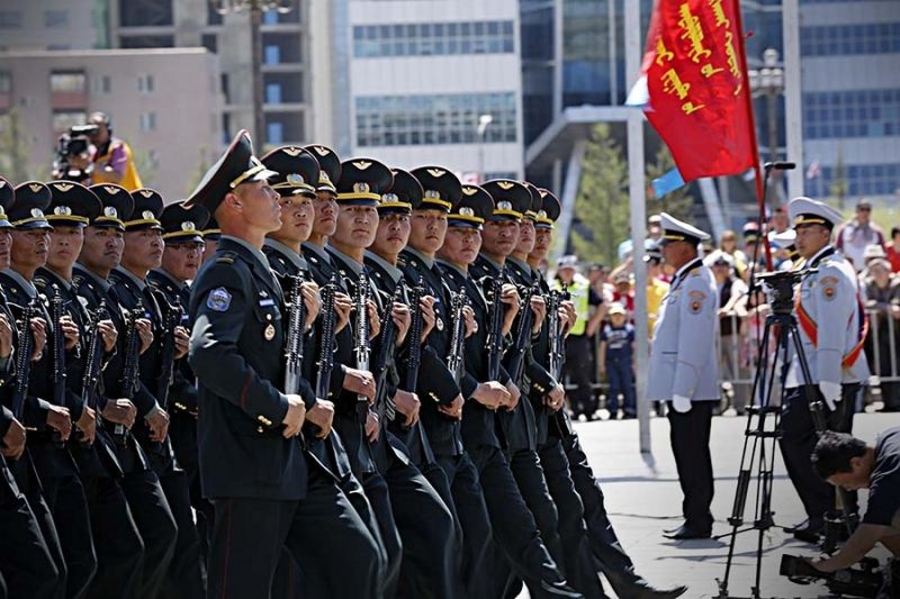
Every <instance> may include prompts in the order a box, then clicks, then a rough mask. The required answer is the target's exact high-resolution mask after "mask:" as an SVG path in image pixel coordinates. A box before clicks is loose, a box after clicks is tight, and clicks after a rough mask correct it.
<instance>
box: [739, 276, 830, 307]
mask: <svg viewBox="0 0 900 599" xmlns="http://www.w3.org/2000/svg"><path fill="white" fill-rule="evenodd" d="M817 270H818V269H816V268H810V269H807V270H803V271H784V272H762V273H759V274H756V275H754V277H753V278H754V280H755V282H756V283H757V284H759V285H762V286H763V290H764V291H765V292H766V297H767V298H768V301H769V305H770V306H771V307H772V312H773V313H775V314H790V313H791V312H793V310H794V287H796V285H797V283H799V282H800V281H801V280H802V279H803V277H805V276H806V275H808V274H811V273H814V272H816V271H817Z"/></svg>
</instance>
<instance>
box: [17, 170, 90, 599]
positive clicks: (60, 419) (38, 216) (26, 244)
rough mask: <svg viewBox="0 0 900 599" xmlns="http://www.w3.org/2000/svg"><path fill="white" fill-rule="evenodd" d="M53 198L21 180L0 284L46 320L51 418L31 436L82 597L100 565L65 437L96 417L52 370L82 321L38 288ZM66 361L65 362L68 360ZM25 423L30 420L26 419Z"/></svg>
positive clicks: (36, 365) (41, 375)
mask: <svg viewBox="0 0 900 599" xmlns="http://www.w3.org/2000/svg"><path fill="white" fill-rule="evenodd" d="M51 199H52V196H51V193H50V189H49V188H48V187H47V186H46V185H44V184H42V183H36V182H31V183H23V184H22V185H20V186H18V187H17V188H16V203H15V204H14V205H13V207H12V209H11V210H10V212H9V220H10V222H11V223H12V224H13V227H15V229H14V230H13V234H12V237H13V244H12V248H11V250H10V256H11V264H10V268H9V269H7V270H5V271H3V273H0V285H2V286H3V288H4V289H5V290H6V294H7V297H8V299H9V302H10V304H12V305H14V306H18V307H19V308H21V309H22V310H25V308H26V306H32V307H33V308H34V309H35V310H36V313H37V315H38V316H39V317H40V318H41V319H42V320H43V321H44V322H45V323H46V332H47V338H48V343H47V347H46V351H44V352H43V356H42V357H41V359H40V360H39V361H37V362H33V363H32V367H31V372H30V381H29V384H28V393H29V395H30V396H31V397H32V398H33V400H34V403H35V404H37V405H38V406H39V412H42V414H41V415H40V416H39V420H40V422H42V423H46V424H45V426H44V427H43V430H39V431H37V432H34V433H32V434H31V435H29V438H28V444H29V448H30V450H31V456H32V458H33V460H34V465H35V468H36V470H37V473H38V475H39V477H40V481H41V483H40V484H41V487H42V492H43V496H44V499H45V500H46V502H47V506H48V507H49V509H50V512H51V514H52V516H53V521H54V523H55V528H56V531H57V534H58V536H59V542H60V547H61V549H62V553H63V555H62V557H63V559H64V560H65V564H64V565H62V564H58V566H59V567H60V569H62V568H63V567H64V568H65V569H66V570H67V579H66V595H67V596H69V597H80V596H82V595H83V593H84V592H85V589H86V588H87V585H88V583H89V582H90V580H91V578H92V577H93V575H94V571H95V570H96V568H97V561H96V556H95V554H94V548H93V542H92V539H91V533H90V523H89V519H88V512H87V504H86V501H85V496H84V487H83V486H82V484H81V479H80V478H79V477H78V467H77V466H76V464H75V460H74V459H73V458H72V454H71V453H70V452H69V449H68V447H67V444H66V442H67V441H68V439H69V436H70V434H71V432H72V421H73V420H74V421H76V422H77V423H78V424H79V426H80V427H81V428H80V430H82V431H89V429H90V428H91V426H92V425H93V422H92V418H91V417H90V414H89V413H86V412H84V410H83V409H82V408H83V403H82V401H81V398H80V397H78V396H76V395H74V394H67V393H66V391H65V381H64V380H62V381H61V385H62V386H61V388H60V390H59V392H55V389H54V388H53V386H52V384H51V380H50V378H51V377H50V376H48V373H49V372H51V371H52V368H53V362H54V360H56V359H57V355H58V354H60V353H61V354H62V356H63V357H62V359H65V354H66V353H68V352H69V351H72V350H74V347H75V344H76V343H77V342H78V329H77V327H76V326H75V325H74V324H73V323H72V321H71V318H70V317H63V318H61V319H60V321H59V322H57V323H53V322H51V319H50V316H49V313H48V312H47V307H46V305H45V303H44V300H43V298H41V297H40V296H39V294H38V290H37V288H36V287H35V285H34V282H33V278H34V274H35V272H36V271H37V269H38V268H40V267H41V266H43V265H44V264H45V263H46V261H47V252H48V247H49V243H50V236H49V231H50V230H51V229H52V227H51V226H50V224H49V223H48V222H47V220H46V219H45V217H44V212H43V211H44V210H45V209H46V208H47V207H48V206H49V204H50V201H51ZM62 366H63V367H64V365H62ZM25 424H26V426H28V425H29V422H27V418H26V422H25Z"/></svg>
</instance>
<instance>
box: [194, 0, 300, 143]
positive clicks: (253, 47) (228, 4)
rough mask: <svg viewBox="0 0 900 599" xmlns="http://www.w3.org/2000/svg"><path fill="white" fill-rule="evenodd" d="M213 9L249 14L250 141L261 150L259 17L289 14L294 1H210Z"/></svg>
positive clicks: (263, 138)
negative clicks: (266, 13) (246, 12)
mask: <svg viewBox="0 0 900 599" xmlns="http://www.w3.org/2000/svg"><path fill="white" fill-rule="evenodd" d="M210 4H211V5H212V8H213V10H215V11H216V12H218V13H219V14H220V15H223V16H224V15H227V14H230V13H241V12H244V11H249V13H250V62H251V64H250V68H251V71H252V73H253V77H252V83H253V97H252V103H251V105H252V109H253V138H254V139H255V140H256V143H257V146H258V147H259V148H260V149H261V148H262V147H263V146H264V145H265V143H266V116H265V112H264V110H263V104H264V102H263V74H262V59H263V57H262V47H263V46H262V18H263V13H265V12H266V11H269V10H274V11H277V12H278V13H280V14H286V13H289V12H291V10H292V9H293V5H294V0H210Z"/></svg>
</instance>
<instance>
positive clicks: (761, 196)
mask: <svg viewBox="0 0 900 599" xmlns="http://www.w3.org/2000/svg"><path fill="white" fill-rule="evenodd" d="M732 5H733V6H734V18H735V20H736V21H737V30H738V31H739V32H740V34H741V36H742V39H741V43H739V44H737V46H738V48H739V50H738V52H739V57H740V61H741V71H742V74H743V77H744V81H743V85H744V101H745V103H746V104H747V114H748V115H750V143H751V147H752V149H753V172H755V173H756V202H757V204H758V205H759V227H760V231H761V232H762V238H763V239H762V241H763V247H764V248H765V250H766V269H768V270H772V248H771V246H770V245H769V236H768V235H767V232H768V231H767V230H766V204H765V197H766V191H765V189H766V188H765V182H764V180H763V174H762V169H761V168H760V164H759V142H758V141H757V139H756V116H755V115H754V113H753V94H752V93H751V90H750V77H749V76H748V75H747V46H746V44H745V40H746V38H745V37H744V35H745V34H744V23H743V18H742V17H741V4H740V2H738V0H732Z"/></svg>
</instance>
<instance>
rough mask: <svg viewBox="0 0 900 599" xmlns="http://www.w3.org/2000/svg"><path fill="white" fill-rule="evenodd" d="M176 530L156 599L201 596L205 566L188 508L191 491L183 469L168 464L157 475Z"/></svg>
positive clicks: (204, 594) (204, 589) (192, 518)
mask: <svg viewBox="0 0 900 599" xmlns="http://www.w3.org/2000/svg"><path fill="white" fill-rule="evenodd" d="M159 484H160V486H161V487H162V490H163V493H164V494H165V496H166V501H168V503H169V509H170V510H171V511H172V517H173V518H174V520H175V525H176V527H177V529H178V534H177V536H176V537H175V552H174V554H173V556H172V561H171V563H170V564H169V571H168V574H167V576H166V579H165V582H164V584H163V589H162V592H161V593H160V599H166V598H169V599H191V598H192V599H204V598H205V597H206V567H205V564H204V563H203V561H202V560H201V558H200V535H199V534H198V532H197V526H196V524H195V523H194V514H193V511H192V510H191V492H190V485H189V483H188V478H187V475H186V474H185V472H184V470H181V469H180V468H176V467H174V464H172V465H170V466H169V468H168V470H167V471H165V472H163V473H162V475H161V476H160V477H159Z"/></svg>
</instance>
